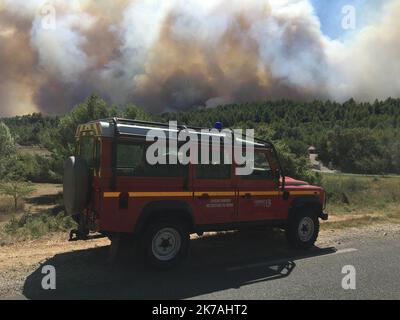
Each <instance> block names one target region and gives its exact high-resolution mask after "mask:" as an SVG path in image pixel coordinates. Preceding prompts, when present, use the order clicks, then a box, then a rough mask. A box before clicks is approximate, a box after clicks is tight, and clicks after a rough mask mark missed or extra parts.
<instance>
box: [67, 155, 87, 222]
mask: <svg viewBox="0 0 400 320" xmlns="http://www.w3.org/2000/svg"><path fill="white" fill-rule="evenodd" d="M63 197H64V206H65V210H66V212H67V213H68V214H70V215H76V214H78V213H80V212H82V210H83V209H84V208H85V207H86V205H87V204H88V199H89V168H88V166H87V164H86V161H85V160H84V159H82V158H79V157H69V158H68V159H67V160H66V161H65V163H64V180H63Z"/></svg>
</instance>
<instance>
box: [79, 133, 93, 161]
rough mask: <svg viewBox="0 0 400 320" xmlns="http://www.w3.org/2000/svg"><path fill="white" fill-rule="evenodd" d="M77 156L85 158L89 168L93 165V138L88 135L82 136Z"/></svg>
mask: <svg viewBox="0 0 400 320" xmlns="http://www.w3.org/2000/svg"><path fill="white" fill-rule="evenodd" d="M79 156H80V157H81V158H83V159H85V160H86V163H87V165H88V167H89V168H93V165H94V161H93V160H94V139H93V137H90V136H82V137H81V138H80V140H79Z"/></svg>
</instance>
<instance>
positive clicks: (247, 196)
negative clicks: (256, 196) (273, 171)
mask: <svg viewBox="0 0 400 320" xmlns="http://www.w3.org/2000/svg"><path fill="white" fill-rule="evenodd" d="M242 198H245V199H250V198H251V193H245V194H244V195H243V196H242Z"/></svg>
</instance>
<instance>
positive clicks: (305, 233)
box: [285, 207, 319, 250]
mask: <svg viewBox="0 0 400 320" xmlns="http://www.w3.org/2000/svg"><path fill="white" fill-rule="evenodd" d="M285 231H286V239H287V240H288V242H289V244H290V245H291V246H292V247H293V248H295V249H303V250H304V249H309V248H311V247H312V246H313V245H314V243H315V242H316V241H317V238H318V233H319V220H318V216H317V214H316V213H315V210H313V208H310V207H304V208H301V209H298V210H297V211H295V212H293V214H292V215H291V216H290V218H289V221H288V225H287V227H286V230H285Z"/></svg>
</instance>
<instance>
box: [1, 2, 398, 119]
mask: <svg viewBox="0 0 400 320" xmlns="http://www.w3.org/2000/svg"><path fill="white" fill-rule="evenodd" d="M52 8H53V9H54V12H52ZM53 13H54V14H53ZM398 16H400V3H398V1H395V0H388V1H387V4H386V5H385V6H384V9H383V11H382V14H381V15H380V16H379V19H376V21H375V22H374V23H373V24H370V25H368V26H367V27H364V28H362V29H360V30H357V31H356V32H355V33H354V34H353V36H352V38H350V39H346V40H345V41H344V42H339V41H334V40H331V39H329V38H327V37H326V36H324V35H323V33H322V32H321V26H320V22H319V19H318V17H317V16H316V14H315V12H314V8H313V6H312V4H311V3H310V1H309V0H269V1H267V0H248V1H240V0H215V1H204V0H203V1H201V0H169V1H162V0H117V1H114V2H112V3H111V2H107V1H105V0H104V1H95V0H80V1H79V0H75V1H61V0H53V1H49V0H32V1H25V0H0V44H1V45H0V65H1V69H2V71H3V75H4V76H3V77H2V78H1V79H0V115H10V114H15V113H24V112H31V111H33V110H35V109H36V110H38V111H43V112H46V113H62V112H65V111H67V110H69V109H70V108H71V107H72V106H73V104H75V103H77V102H79V101H81V100H82V99H84V98H85V97H86V96H87V95H88V94H90V93H91V92H92V91H97V92H99V93H100V94H101V95H102V96H104V97H105V98H106V99H108V100H110V101H111V102H115V103H119V104H125V103H130V102H132V103H136V104H138V105H141V106H143V107H145V108H147V109H148V110H149V111H153V112H162V111H165V110H182V109H188V108H191V107H193V106H197V105H207V106H214V105H217V104H221V103H227V102H243V101H254V100H263V99H277V98H290V99H301V100H311V99H315V98H319V99H333V100H339V101H343V100H345V99H348V98H351V97H354V98H356V99H358V100H374V99H376V98H380V99H383V98H386V97H388V96H392V97H397V96H399V92H400V58H399V55H398V52H399V49H400V31H399V30H400V22H399V21H400V20H399V19H398ZM53 20H54V22H55V24H54V26H53V27H52V25H51V23H52V22H53ZM49 23H50V25H49Z"/></svg>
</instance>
